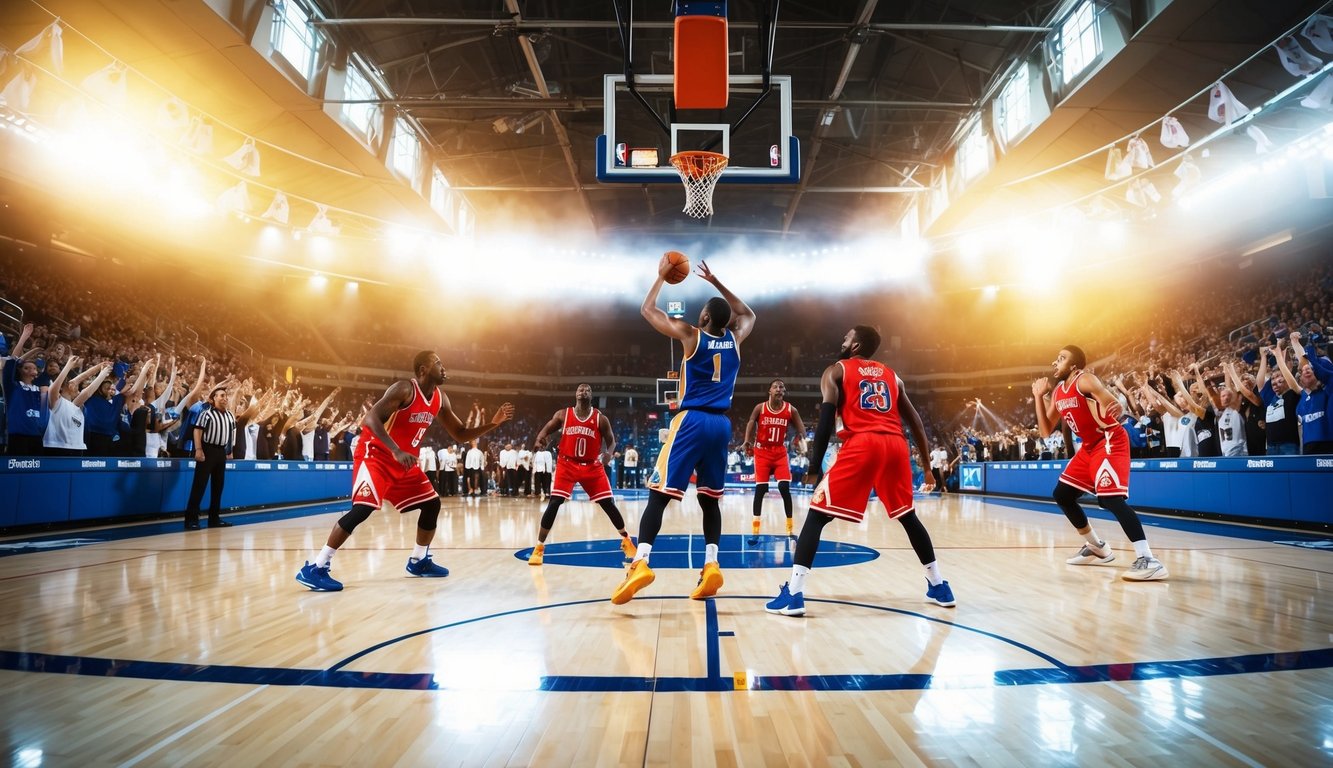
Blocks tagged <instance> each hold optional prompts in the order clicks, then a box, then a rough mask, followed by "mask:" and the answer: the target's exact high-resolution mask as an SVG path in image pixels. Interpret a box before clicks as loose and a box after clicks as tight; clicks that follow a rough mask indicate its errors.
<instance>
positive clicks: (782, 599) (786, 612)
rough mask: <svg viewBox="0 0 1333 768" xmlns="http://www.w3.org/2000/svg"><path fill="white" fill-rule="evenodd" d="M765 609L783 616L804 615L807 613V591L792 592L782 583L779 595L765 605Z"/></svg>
mask: <svg viewBox="0 0 1333 768" xmlns="http://www.w3.org/2000/svg"><path fill="white" fill-rule="evenodd" d="M764 610H766V611H768V612H769V613H776V614H779V615H781V616H804V615H805V593H803V592H797V593H796V594H794V595H793V594H792V593H791V592H788V591H787V585H786V584H783V585H782V590H781V591H779V592H778V596H777V597H775V598H773V599H772V600H770V601H769V602H768V604H767V605H765V606H764Z"/></svg>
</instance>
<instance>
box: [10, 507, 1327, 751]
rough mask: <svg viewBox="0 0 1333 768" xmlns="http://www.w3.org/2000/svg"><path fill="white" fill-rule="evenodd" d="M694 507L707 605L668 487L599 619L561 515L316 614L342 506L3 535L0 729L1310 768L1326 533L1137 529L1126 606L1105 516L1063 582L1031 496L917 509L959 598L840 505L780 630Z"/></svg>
mask: <svg viewBox="0 0 1333 768" xmlns="http://www.w3.org/2000/svg"><path fill="white" fill-rule="evenodd" d="M804 506H805V504H804V500H803V499H802V498H800V497H798V498H797V518H798V520H797V530H799V523H800V519H801V518H803V516H804ZM621 507H622V509H623V510H625V511H626V512H627V517H628V518H629V519H630V520H631V531H633V530H634V525H633V521H635V520H637V517H638V514H637V513H638V511H639V510H640V509H641V508H642V502H641V501H640V500H638V499H635V498H628V499H625V500H624V501H622V502H621ZM723 509H724V515H725V525H724V530H725V531H727V535H726V536H725V538H724V540H723V546H722V549H723V555H722V558H721V561H722V565H723V573H724V575H725V579H726V583H725V586H724V587H723V588H722V590H721V592H720V593H719V595H718V596H717V597H716V598H714V599H712V600H706V601H692V600H690V599H689V598H688V594H689V592H690V590H691V589H692V588H693V587H694V584H695V581H696V579H697V578H698V569H699V567H700V566H701V565H702V560H703V542H702V538H701V536H700V532H699V517H698V513H697V507H696V506H695V505H694V502H693V499H692V497H687V500H686V504H685V506H684V507H683V508H681V507H680V506H679V505H674V504H673V505H672V508H671V509H670V510H668V513H667V517H666V521H665V523H664V526H663V535H662V537H661V538H660V539H659V545H658V547H657V551H656V552H655V555H654V559H653V566H654V569H655V570H656V571H657V580H656V582H655V583H654V584H652V585H651V586H650V587H648V588H647V589H645V590H643V591H642V592H641V593H639V595H638V596H637V597H636V598H635V599H634V600H633V601H631V602H630V603H628V604H626V605H623V606H613V605H611V603H610V602H609V600H608V598H609V596H610V594H611V590H612V589H613V588H614V587H615V586H616V584H617V583H618V582H619V581H620V579H621V578H622V574H621V571H620V570H619V569H620V567H621V564H620V553H619V548H618V543H617V541H616V540H615V539H614V533H613V532H612V531H611V530H610V526H609V525H608V524H607V521H606V518H605V516H604V515H603V513H602V511H601V510H600V509H599V508H598V507H596V506H595V505H592V504H589V503H587V502H572V503H570V504H567V505H566V506H565V507H564V508H563V509H562V510H561V514H560V516H559V518H558V519H557V521H556V524H555V528H554V531H553V533H552V536H551V539H550V541H549V542H548V545H547V548H546V555H545V563H544V565H542V566H541V567H531V566H528V565H527V563H526V556H527V553H528V551H529V550H530V548H531V546H532V544H533V543H534V541H535V534H536V528H537V522H538V520H539V518H540V513H541V505H540V503H539V502H536V501H532V500H526V501H525V500H513V499H494V498H492V499H482V500H476V499H471V500H463V499H447V500H446V502H445V512H444V514H443V515H442V516H441V527H440V530H439V535H438V536H437V540H436V549H435V558H436V560H437V561H439V562H440V563H442V564H444V565H446V566H447V567H449V569H450V571H451V573H450V576H449V577H448V578H445V579H439V580H430V579H418V578H413V577H410V576H409V575H408V574H407V573H405V572H404V570H403V567H404V564H405V562H406V559H407V556H408V554H409V552H410V548H411V540H412V535H413V528H414V525H415V516H414V515H411V514H408V515H400V514H398V513H396V512H390V511H385V512H380V513H377V514H376V515H374V516H372V517H371V519H370V520H369V521H368V522H367V523H366V524H364V525H363V526H362V527H361V528H360V529H358V530H357V532H356V534H355V535H354V536H353V537H352V539H351V540H350V541H349V542H348V544H347V546H345V547H344V548H343V550H342V551H340V552H339V553H338V555H337V556H336V557H335V559H334V563H333V574H334V576H335V577H336V578H338V579H339V580H341V581H343V582H344V583H345V584H346V585H347V588H346V589H345V590H344V591H343V592H341V593H313V592H309V591H306V590H305V589H304V588H303V587H301V586H300V585H299V584H297V583H296V582H295V581H294V578H293V577H294V575H295V573H296V570H297V568H298V567H299V566H300V565H301V563H302V562H303V561H304V560H306V559H308V558H309V557H310V556H311V553H312V552H313V551H315V550H317V548H318V546H319V545H320V544H322V543H323V539H324V536H325V535H326V534H327V532H328V529H329V527H330V526H331V525H332V524H333V522H334V521H335V520H336V519H337V517H338V515H339V514H340V508H339V505H326V506H323V507H316V508H305V509H294V510H272V511H267V512H262V513H258V512H256V513H240V514H236V515H232V516H229V519H230V520H231V521H233V522H235V523H237V525H236V526H235V527H233V528H228V529H221V530H216V531H209V530H203V531H198V532H189V533H186V532H180V531H179V523H175V524H170V525H156V524H146V525H139V526H127V527H121V528H103V529H93V530H83V531H78V532H72V533H63V534H52V535H44V536H35V537H23V538H11V539H5V540H0V686H2V689H3V690H4V691H5V693H4V695H3V696H0V723H2V724H0V734H3V737H4V742H5V749H6V751H7V754H8V756H9V759H10V762H11V763H14V764H18V765H33V766H37V765H66V764H72V763H79V764H97V765H103V764H105V765H179V764H191V765H194V764H202V765H211V764H228V765H238V764H240V765H259V764H277V765H330V764H344V765H387V764H402V765H417V764H420V765H441V764H449V765H483V764H485V765H543V766H545V765H591V764H604V765H715V764H726V765H731V764H743V765H760V764H773V765H807V764H808V765H824V764H867V763H874V764H886V765H896V764H904V765H920V764H943V765H954V764H980V765H1002V764H1014V765H1037V764H1040V765H1048V764H1062V763H1063V764H1094V763H1096V764H1107V765H1129V764H1136V765H1137V764H1144V763H1149V762H1156V761H1166V760H1172V761H1175V762H1179V761H1184V762H1185V763H1186V764H1209V765H1213V764H1218V765H1274V764H1289V765H1315V764H1328V763H1329V762H1331V761H1333V718H1331V717H1329V715H1328V713H1329V712H1330V711H1333V693H1330V692H1331V691H1333V599H1330V594H1333V552H1330V551H1328V549H1327V544H1328V541H1327V539H1326V538H1323V537H1318V536H1311V535H1302V534H1293V533H1290V532H1282V531H1273V530H1267V529H1261V528H1253V527H1243V526H1225V525H1221V526H1220V525H1217V524H1201V523H1191V522H1181V521H1174V520H1170V519H1165V518H1148V519H1147V522H1148V523H1149V527H1148V530H1149V536H1150V538H1151V543H1152V545H1153V548H1154V552H1155V553H1156V554H1157V556H1158V557H1159V558H1160V559H1162V560H1163V562H1165V563H1166V565H1167V566H1168V568H1169V569H1170V571H1171V579H1170V580H1169V581H1166V582H1157V583H1142V584H1140V583H1130V582H1125V581H1123V580H1121V579H1119V575H1120V573H1121V572H1122V571H1123V569H1124V568H1127V567H1128V566H1129V563H1130V561H1132V559H1133V557H1132V555H1133V551H1132V549H1130V548H1128V543H1127V542H1125V541H1124V540H1123V536H1120V535H1119V531H1118V530H1117V529H1116V525H1115V523H1114V522H1113V521H1098V522H1097V527H1098V530H1099V531H1100V532H1101V533H1102V534H1103V535H1104V536H1107V537H1108V538H1109V539H1110V540H1111V543H1112V544H1113V545H1114V546H1115V547H1116V548H1117V554H1118V559H1117V560H1116V562H1114V563H1112V564H1110V565H1107V566H1096V567H1074V566H1068V565H1065V563H1064V559H1065V558H1066V557H1068V556H1069V555H1071V554H1073V552H1074V551H1075V550H1077V548H1078V546H1079V541H1078V536H1077V535H1076V534H1075V533H1074V532H1073V531H1072V529H1070V527H1069V525H1068V523H1067V522H1065V520H1064V517H1063V516H1062V515H1060V514H1059V513H1058V511H1057V510H1055V508H1054V507H1052V506H1050V505H1045V504H1039V503H1029V502H1014V501H998V500H990V501H987V500H983V499H980V498H976V497H967V498H960V497H957V496H946V497H943V498H939V497H928V498H921V499H919V500H918V510H919V512H920V514H921V515H922V517H923V520H924V521H925V522H926V525H927V527H928V528H929V529H930V531H931V534H932V536H933V538H934V542H935V547H936V550H937V552H938V555H939V561H940V564H941V567H942V569H943V572H944V576H945V578H947V579H948V580H949V582H950V584H951V585H952V587H953V590H954V593H955V595H956V596H957V599H958V605H957V607H956V608H942V607H939V606H936V605H933V604H929V603H926V602H925V600H924V597H925V587H926V582H925V579H924V577H923V574H922V570H921V567H920V565H919V564H918V563H917V562H916V559H915V557H914V555H913V553H912V551H911V549H910V547H909V546H908V543H907V540H906V537H905V535H904V534H903V533H902V530H901V527H900V526H899V525H898V524H897V523H892V522H889V521H887V520H885V519H883V517H881V516H871V519H870V520H869V521H868V522H867V523H866V524H864V525H862V526H852V525H849V524H845V523H841V522H835V523H833V524H832V525H830V526H829V528H828V529H826V532H825V537H824V546H823V547H822V548H821V554H820V558H819V559H818V560H817V561H816V563H815V565H816V568H815V571H814V573H813V574H812V575H811V577H810V579H809V583H808V586H807V590H806V595H807V611H808V614H807V616H806V617H804V618H787V617H779V616H773V615H770V614H767V613H765V612H764V609H763V604H764V602H766V601H767V600H768V599H770V598H771V597H772V595H773V594H775V593H776V591H777V588H778V586H779V585H780V584H781V583H782V582H784V581H786V580H787V577H788V572H789V569H790V558H791V548H792V544H793V543H792V541H791V540H790V539H788V538H787V537H786V536H785V535H783V533H782V531H783V525H782V518H781V513H780V508H779V507H778V502H777V499H776V498H774V499H772V500H770V502H769V507H768V508H767V510H766V513H765V514H766V516H765V518H764V524H765V531H764V533H763V534H762V535H761V536H759V537H751V536H749V535H748V534H746V533H744V532H747V531H748V530H749V520H750V514H749V512H750V498H749V495H748V494H734V495H733V494H728V495H727V496H726V497H725V499H724V503H723ZM1112 534H1115V535H1112ZM1279 542H1285V543H1279ZM1301 545H1305V546H1301Z"/></svg>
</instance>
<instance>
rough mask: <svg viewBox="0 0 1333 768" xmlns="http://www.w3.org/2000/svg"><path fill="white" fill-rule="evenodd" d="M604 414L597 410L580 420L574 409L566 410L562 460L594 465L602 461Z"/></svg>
mask: <svg viewBox="0 0 1333 768" xmlns="http://www.w3.org/2000/svg"><path fill="white" fill-rule="evenodd" d="M601 424H602V414H600V413H598V412H597V409H596V408H593V409H592V413H591V414H589V415H588V418H586V419H580V418H579V417H578V414H577V413H575V412H574V409H573V408H566V409H565V428H564V431H562V432H561V433H560V447H559V448H558V449H557V450H559V452H560V458H562V459H566V460H569V461H577V462H578V463H580V464H592V463H593V462H596V461H601V460H602V430H601Z"/></svg>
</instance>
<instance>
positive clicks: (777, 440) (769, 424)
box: [754, 401, 791, 448]
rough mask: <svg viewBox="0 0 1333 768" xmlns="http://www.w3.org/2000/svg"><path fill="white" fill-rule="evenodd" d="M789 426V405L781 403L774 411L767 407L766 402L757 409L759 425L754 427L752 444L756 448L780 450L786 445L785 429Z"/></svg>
mask: <svg viewBox="0 0 1333 768" xmlns="http://www.w3.org/2000/svg"><path fill="white" fill-rule="evenodd" d="M789 426H791V403H788V402H785V401H784V402H783V403H782V407H781V408H779V409H777V410H776V411H774V410H772V409H770V408H769V407H768V401H764V405H763V407H762V408H760V409H759V423H758V424H757V425H756V428H757V430H758V431H757V433H756V434H755V438H754V444H755V447H757V448H782V447H784V446H786V445H787V428H788V427H789Z"/></svg>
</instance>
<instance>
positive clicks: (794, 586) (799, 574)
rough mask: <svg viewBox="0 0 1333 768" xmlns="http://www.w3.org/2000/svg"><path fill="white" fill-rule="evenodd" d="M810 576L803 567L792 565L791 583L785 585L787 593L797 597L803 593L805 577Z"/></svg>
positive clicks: (807, 570)
mask: <svg viewBox="0 0 1333 768" xmlns="http://www.w3.org/2000/svg"><path fill="white" fill-rule="evenodd" d="M809 575H810V569H809V568H806V567H805V566H804V565H793V566H792V567H791V583H789V584H788V585H787V591H788V592H790V593H792V594H793V595H799V594H801V593H802V592H804V591H805V577H806V576H809Z"/></svg>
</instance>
